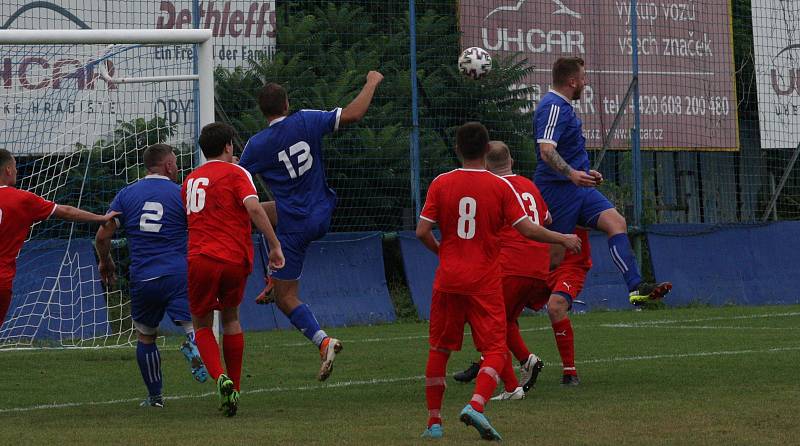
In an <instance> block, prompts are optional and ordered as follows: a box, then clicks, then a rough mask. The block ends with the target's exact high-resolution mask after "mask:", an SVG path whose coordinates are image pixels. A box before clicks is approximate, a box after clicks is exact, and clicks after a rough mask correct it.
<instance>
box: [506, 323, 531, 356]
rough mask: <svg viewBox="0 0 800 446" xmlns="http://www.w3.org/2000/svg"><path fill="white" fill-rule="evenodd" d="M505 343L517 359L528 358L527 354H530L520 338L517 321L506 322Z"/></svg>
mask: <svg viewBox="0 0 800 446" xmlns="http://www.w3.org/2000/svg"><path fill="white" fill-rule="evenodd" d="M506 343H507V344H508V349H509V350H511V353H513V354H514V357H515V358H517V361H519V362H525V361H527V360H528V356H530V355H531V352H530V351H529V350H528V346H527V345H525V341H523V340H522V335H521V334H520V332H519V324H518V323H517V321H514V322H509V323H508V331H507V332H506Z"/></svg>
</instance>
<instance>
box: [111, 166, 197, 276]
mask: <svg viewBox="0 0 800 446" xmlns="http://www.w3.org/2000/svg"><path fill="white" fill-rule="evenodd" d="M110 209H111V210H112V211H117V212H121V213H122V215H120V216H118V217H117V220H118V224H117V225H118V227H120V228H122V229H124V230H125V234H126V235H127V238H128V248H129V250H130V255H131V266H130V274H131V280H132V281H142V280H151V279H155V278H157V277H162V276H166V275H170V274H182V275H186V274H187V268H186V237H187V235H186V212H185V211H184V208H183V201H182V200H181V187H180V186H179V185H177V184H175V183H174V182H172V180H170V179H169V178H167V177H164V176H160V175H148V176H146V177H145V178H143V179H141V180H139V181H137V182H135V183H133V184H131V185H129V186H127V187H125V188H124V189H122V190H121V191H119V193H117V196H116V197H114V200H113V201H112V202H111V206H110Z"/></svg>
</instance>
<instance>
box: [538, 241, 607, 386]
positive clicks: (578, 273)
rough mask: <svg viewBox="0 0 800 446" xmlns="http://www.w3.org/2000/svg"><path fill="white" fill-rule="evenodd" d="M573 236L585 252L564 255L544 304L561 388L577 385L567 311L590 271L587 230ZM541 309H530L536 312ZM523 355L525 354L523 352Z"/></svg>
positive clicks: (553, 276) (570, 326) (554, 274)
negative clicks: (579, 240)
mask: <svg viewBox="0 0 800 446" xmlns="http://www.w3.org/2000/svg"><path fill="white" fill-rule="evenodd" d="M575 234H577V235H578V237H580V238H581V241H582V242H583V247H584V249H583V250H582V251H581V252H580V253H578V254H574V253H567V254H566V255H565V256H564V261H562V262H561V264H560V265H558V266H557V267H556V269H554V270H553V271H552V272H550V277H549V279H548V285H549V288H550V290H551V292H550V297H549V299H548V301H547V315H548V316H550V323H551V324H552V325H553V335H554V336H555V338H556V346H557V347H558V353H559V355H560V356H561V365H562V367H563V374H562V376H561V385H563V386H577V385H578V384H580V380H579V379H578V371H577V369H576V368H575V340H574V336H573V333H572V322H571V321H570V320H569V314H568V312H569V309H570V308H571V307H572V302H573V301H574V300H575V298H577V297H578V295H579V294H580V293H581V291H583V284H584V283H585V282H586V275H587V274H588V273H589V270H590V269H592V250H591V247H590V245H589V231H588V230H587V229H584V228H579V227H576V228H575ZM540 308H541V305H540V306H539V308H536V307H533V309H534V310H536V311H538V310H539V309H540ZM523 353H524V352H523Z"/></svg>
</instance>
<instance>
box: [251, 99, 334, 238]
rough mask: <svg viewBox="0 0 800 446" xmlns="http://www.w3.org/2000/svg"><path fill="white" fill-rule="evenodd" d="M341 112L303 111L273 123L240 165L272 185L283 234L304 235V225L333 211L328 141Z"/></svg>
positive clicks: (252, 142)
mask: <svg viewBox="0 0 800 446" xmlns="http://www.w3.org/2000/svg"><path fill="white" fill-rule="evenodd" d="M341 113H342V110H341V109H340V108H336V109H334V110H331V111H320V110H300V111H299V112H296V113H293V114H291V115H289V116H286V117H283V118H278V119H276V120H274V121H272V122H271V123H270V125H269V127H267V128H266V129H264V130H262V131H261V132H259V133H257V134H256V135H254V136H253V137H252V138H250V140H249V141H248V142H247V145H246V146H245V149H244V153H242V159H241V160H240V161H239V165H240V166H242V167H244V168H245V169H247V170H248V171H250V173H252V174H254V175H255V174H258V175H261V178H263V179H264V181H266V182H267V185H269V188H270V190H271V191H272V194H273V195H274V196H275V202H276V206H277V210H278V231H280V232H284V233H288V232H300V231H303V230H304V228H305V225H304V222H306V221H308V220H309V219H316V218H318V217H321V218H328V217H329V216H330V214H331V213H332V212H333V209H334V207H335V206H336V193H335V192H334V191H333V190H332V189H331V188H330V187H328V184H327V182H326V179H325V166H324V164H323V162H322V138H323V136H325V135H327V134H329V133H332V132H334V131H336V130H337V128H338V126H339V117H340V115H341Z"/></svg>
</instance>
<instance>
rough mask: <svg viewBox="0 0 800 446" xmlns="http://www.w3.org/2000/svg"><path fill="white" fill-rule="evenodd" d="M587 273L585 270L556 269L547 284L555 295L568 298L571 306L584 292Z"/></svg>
mask: <svg viewBox="0 0 800 446" xmlns="http://www.w3.org/2000/svg"><path fill="white" fill-rule="evenodd" d="M587 273H588V271H587V270H585V269H583V268H556V270H555V271H553V272H552V273H550V278H549V280H548V281H547V283H548V285H549V286H550V289H551V290H552V292H553V294H560V295H562V296H564V297H567V298H568V300H569V301H570V304H571V303H572V300H574V299H575V298H576V297H578V295H579V294H581V291H583V284H584V282H586V274H587Z"/></svg>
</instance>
